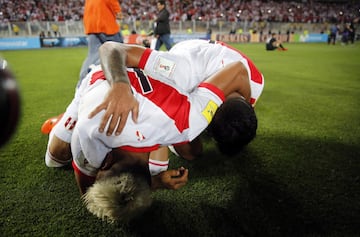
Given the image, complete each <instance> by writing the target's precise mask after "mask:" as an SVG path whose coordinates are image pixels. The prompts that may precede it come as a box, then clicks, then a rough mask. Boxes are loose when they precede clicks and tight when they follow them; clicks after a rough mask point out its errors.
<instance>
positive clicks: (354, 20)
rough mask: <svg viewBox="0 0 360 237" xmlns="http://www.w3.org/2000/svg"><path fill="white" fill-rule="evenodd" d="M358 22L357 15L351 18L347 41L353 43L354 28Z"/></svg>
mask: <svg viewBox="0 0 360 237" xmlns="http://www.w3.org/2000/svg"><path fill="white" fill-rule="evenodd" d="M357 22H359V17H357V18H355V19H353V20H352V21H351V23H350V25H349V30H350V32H349V41H350V43H352V44H353V43H354V42H355V32H356V28H355V24H356V23H357Z"/></svg>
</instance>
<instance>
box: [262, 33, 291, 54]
mask: <svg viewBox="0 0 360 237" xmlns="http://www.w3.org/2000/svg"><path fill="white" fill-rule="evenodd" d="M265 46H266V50H268V51H271V50H275V49H278V50H282V51H286V50H287V49H286V48H284V46H283V45H282V42H281V41H280V40H278V39H277V38H276V33H272V34H271V37H270V38H268V39H267V40H266V45H265Z"/></svg>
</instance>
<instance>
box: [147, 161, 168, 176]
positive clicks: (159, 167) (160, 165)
mask: <svg viewBox="0 0 360 237" xmlns="http://www.w3.org/2000/svg"><path fill="white" fill-rule="evenodd" d="M168 167H169V160H167V161H160V160H153V159H149V171H150V174H151V176H154V175H157V174H159V173H161V172H163V171H166V170H167V169H168Z"/></svg>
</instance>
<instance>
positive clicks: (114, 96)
mask: <svg viewBox="0 0 360 237" xmlns="http://www.w3.org/2000/svg"><path fill="white" fill-rule="evenodd" d="M102 110H106V111H105V114H104V116H103V118H102V120H101V123H100V126H99V132H104V130H105V126H106V124H107V123H108V121H110V124H109V127H108V129H107V131H106V135H108V136H110V135H112V134H113V132H114V131H115V135H116V136H118V135H120V133H121V131H122V130H123V128H124V126H125V123H126V120H127V117H128V115H129V113H130V111H131V113H132V119H133V120H134V122H135V123H136V122H137V118H138V114H139V102H138V101H137V100H136V99H135V97H134V95H133V94H132V93H131V89H130V86H129V85H128V84H126V83H114V84H113V85H112V86H111V88H110V90H109V92H108V94H107V96H106V97H105V99H104V101H103V102H102V103H101V104H100V105H99V106H97V107H96V108H95V109H94V110H93V111H92V112H91V113H90V114H89V118H92V117H94V116H95V115H96V114H98V113H99V112H100V111H102ZM115 128H116V130H115Z"/></svg>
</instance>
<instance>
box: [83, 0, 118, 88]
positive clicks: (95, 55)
mask: <svg viewBox="0 0 360 237" xmlns="http://www.w3.org/2000/svg"><path fill="white" fill-rule="evenodd" d="M118 19H122V12H121V6H120V2H119V0H86V1H85V8H84V17H83V23H84V29H85V34H86V35H87V37H88V56H87V58H86V59H85V60H84V62H83V64H82V67H81V70H80V80H79V83H78V85H80V82H81V80H82V79H83V78H84V77H85V76H86V74H87V73H88V70H89V67H90V65H92V64H98V63H99V62H100V61H99V52H98V49H99V47H100V46H101V45H102V44H103V43H104V42H106V41H115V42H120V43H122V42H123V37H122V35H121V32H120V25H119V23H118V22H117V20H118Z"/></svg>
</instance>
